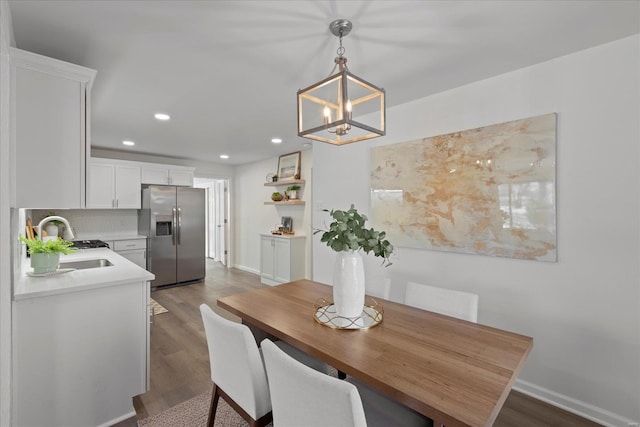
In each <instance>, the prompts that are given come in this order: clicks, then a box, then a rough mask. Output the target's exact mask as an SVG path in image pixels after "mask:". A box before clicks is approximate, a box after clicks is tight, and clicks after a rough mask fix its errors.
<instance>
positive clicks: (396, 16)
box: [9, 0, 640, 165]
mask: <svg viewBox="0 0 640 427" xmlns="http://www.w3.org/2000/svg"><path fill="white" fill-rule="evenodd" d="M9 3H10V7H11V14H12V19H13V27H14V34H15V40H16V45H17V47H18V48H21V49H24V50H28V51H32V52H36V53H39V54H43V55H46V56H50V57H53V58H58V59H61V60H64V61H68V62H71V63H75V64H80V65H84V66H86V67H90V68H93V69H96V70H98V75H97V78H96V81H95V85H94V90H93V100H92V108H93V112H92V113H93V114H92V145H93V146H94V147H101V148H109V149H117V150H126V148H124V146H123V145H122V140H124V139H130V140H133V141H135V142H136V146H135V147H133V149H132V151H135V152H139V153H147V154H155V155H164V156H170V157H177V158H187V159H197V160H205V161H212V162H224V163H227V164H232V165H237V164H243V163H247V162H252V161H256V160H260V159H264V158H269V157H274V156H277V155H279V154H284V153H288V152H292V151H297V150H300V149H301V148H303V143H304V142H306V141H307V140H305V139H303V138H300V137H298V136H297V134H296V91H297V90H298V89H300V88H303V87H307V86H309V85H310V84H312V83H315V82H316V81H318V80H320V79H322V78H324V77H326V76H327V75H328V74H329V72H330V71H331V68H332V66H333V58H334V57H335V56H336V48H337V47H338V40H337V38H335V37H334V36H332V35H331V34H330V32H329V30H328V24H329V22H331V21H332V20H334V19H338V18H347V19H350V20H351V21H352V22H353V26H354V29H353V31H352V33H351V34H350V35H349V36H348V37H346V38H345V39H344V46H345V48H346V53H345V56H346V57H347V58H348V59H349V68H350V70H351V71H352V72H353V73H354V74H356V75H358V76H360V77H362V78H364V79H366V80H368V81H370V82H372V83H374V84H376V85H378V86H381V87H383V88H385V90H386V92H387V106H388V107H389V106H393V105H397V104H401V103H404V102H407V101H410V100H413V99H417V98H421V97H424V96H427V95H430V94H433V93H436V92H440V91H443V90H446V89H449V88H453V87H457V86H461V85H463V84H466V83H469V82H473V81H477V80H480V79H484V78H487V77H490V76H494V75H497V74H501V73H505V72H508V71H511V70H515V69H518V68H522V67H525V66H528V65H531V64H535V63H538V62H541V61H545V60H548V59H551V58H554V57H558V56H561V55H565V54H567V53H570V52H574V51H578V50H581V49H585V48H588V47H591V46H595V45H598V44H602V43H606V42H609V41H613V40H616V39H619V38H622V37H625V36H629V35H632V34H634V33H637V32H639V31H640V12H639V11H640V2H639V1H636V0H632V1H612V0H604V1H573V0H570V1H335V0H334V1H329V0H319V1H311V0H309V1H265V0H263V1H156V0H143V1H98V0H85V1H78V0H72V1H60V0H55V1H53V0H49V1H42V0H39V1H29V0H14V1H10V2H9ZM155 112H167V113H169V114H170V115H171V117H172V119H171V121H169V122H164V123H162V122H158V121H156V120H155V119H154V118H153V114H154V113H155ZM387 134H388V135H391V134H393V128H388V129H387ZM274 136H279V137H281V138H282V139H283V140H284V142H283V143H282V144H280V145H279V146H276V145H274V144H272V143H271V142H270V140H271V138H272V137H274ZM220 154H228V155H229V156H230V159H229V160H226V161H223V160H220V158H219V155H220Z"/></svg>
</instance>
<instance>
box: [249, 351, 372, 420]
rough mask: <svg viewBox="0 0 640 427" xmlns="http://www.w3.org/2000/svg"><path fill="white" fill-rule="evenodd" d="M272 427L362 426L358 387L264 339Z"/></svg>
mask: <svg viewBox="0 0 640 427" xmlns="http://www.w3.org/2000/svg"><path fill="white" fill-rule="evenodd" d="M260 346H261V347H262V353H263V356H264V363H265V366H266V368H267V376H268V377H269V390H270V392H271V403H272V405H273V425H274V427H299V426H305V427H326V426H332V427H366V425H367V421H366V418H365V415H364V409H363V407H362V401H361V400H360V394H359V393H358V389H357V388H356V387H355V386H354V385H353V384H350V383H348V382H346V381H342V380H339V379H337V378H334V377H331V376H329V375H325V374H323V373H320V372H318V371H316V370H314V369H312V368H309V367H308V366H305V365H303V364H302V363H300V362H298V361H297V360H295V359H293V358H292V357H290V356H289V355H287V354H286V353H285V352H283V351H282V350H280V349H279V348H278V347H277V346H276V345H275V344H274V343H272V342H271V341H269V340H268V339H265V340H264V341H262V343H261V345H260Z"/></svg>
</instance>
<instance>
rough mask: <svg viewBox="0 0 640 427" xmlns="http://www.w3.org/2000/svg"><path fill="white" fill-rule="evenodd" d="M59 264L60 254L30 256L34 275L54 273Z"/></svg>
mask: <svg viewBox="0 0 640 427" xmlns="http://www.w3.org/2000/svg"><path fill="white" fill-rule="evenodd" d="M58 264H60V253H58V252H56V253H52V254H43V253H38V254H31V267H32V268H33V272H34V273H36V274H43V273H50V272H52V271H56V269H57V268H58Z"/></svg>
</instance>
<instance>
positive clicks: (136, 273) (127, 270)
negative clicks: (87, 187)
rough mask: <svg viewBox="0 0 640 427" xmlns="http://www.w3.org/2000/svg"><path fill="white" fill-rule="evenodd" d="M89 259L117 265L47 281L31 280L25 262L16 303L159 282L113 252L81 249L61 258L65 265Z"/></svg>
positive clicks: (76, 271) (26, 261)
mask: <svg viewBox="0 0 640 427" xmlns="http://www.w3.org/2000/svg"><path fill="white" fill-rule="evenodd" d="M89 259H107V260H109V262H111V263H112V264H113V265H110V266H108V267H98V268H87V269H83V270H74V271H70V272H67V273H61V274H56V275H51V276H46V277H31V276H28V275H27V274H26V273H27V272H28V271H29V272H30V271H32V268H31V266H30V260H29V259H28V258H27V259H25V260H23V264H22V275H21V276H20V277H17V278H16V280H15V283H14V288H13V289H14V291H13V299H14V300H16V301H17V300H23V299H28V298H36V297H43V296H50V295H57V294H63V293H68V292H78V291H84V290H90V289H95V288H99V287H106V286H115V285H122V284H126V283H134V282H138V283H139V282H146V281H151V280H153V279H155V276H154V275H153V274H152V273H149V272H148V271H147V270H145V269H144V268H141V267H139V266H137V265H136V264H134V263H133V262H131V261H129V260H128V259H126V258H124V257H122V256H120V255H118V254H117V253H115V252H113V251H112V250H110V249H106V248H97V249H80V250H78V251H77V252H76V253H74V254H70V255H60V262H61V263H63V262H70V261H83V260H89Z"/></svg>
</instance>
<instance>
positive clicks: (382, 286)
mask: <svg viewBox="0 0 640 427" xmlns="http://www.w3.org/2000/svg"><path fill="white" fill-rule="evenodd" d="M362 259H363V261H364V277H365V281H364V286H365V292H366V293H367V295H371V296H372V297H378V298H382V299H386V300H388V299H389V298H390V293H391V278H390V277H389V269H388V268H386V267H384V266H383V265H382V264H381V262H380V258H375V257H373V256H371V254H369V255H364V256H363V257H362Z"/></svg>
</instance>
